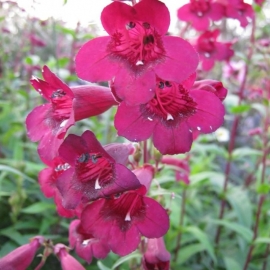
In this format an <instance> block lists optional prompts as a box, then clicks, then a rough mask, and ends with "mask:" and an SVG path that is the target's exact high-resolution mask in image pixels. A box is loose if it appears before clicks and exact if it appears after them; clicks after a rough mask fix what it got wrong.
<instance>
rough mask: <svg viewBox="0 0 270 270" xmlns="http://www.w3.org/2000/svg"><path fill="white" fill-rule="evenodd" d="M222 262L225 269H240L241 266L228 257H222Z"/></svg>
mask: <svg viewBox="0 0 270 270" xmlns="http://www.w3.org/2000/svg"><path fill="white" fill-rule="evenodd" d="M224 263H225V266H226V269H227V270H241V269H242V268H241V266H240V265H239V263H238V262H237V261H235V260H234V259H232V258H230V257H224Z"/></svg>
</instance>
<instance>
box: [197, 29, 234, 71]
mask: <svg viewBox="0 0 270 270" xmlns="http://www.w3.org/2000/svg"><path fill="white" fill-rule="evenodd" d="M219 33H220V31H219V29H215V30H213V31H206V32H204V33H202V34H201V35H200V36H199V37H198V39H197V40H195V41H193V43H194V44H193V45H194V47H195V49H196V50H197V52H198V53H199V55H200V60H201V62H202V69H203V70H206V71H208V70H211V69H212V68H213V67H214V64H215V61H224V60H229V59H230V58H231V57H232V56H233V54H234V52H233V50H232V49H231V46H232V43H231V42H226V43H225V42H218V41H217V37H218V35H219Z"/></svg>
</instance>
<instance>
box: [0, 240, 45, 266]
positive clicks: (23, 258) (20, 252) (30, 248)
mask: <svg viewBox="0 0 270 270" xmlns="http://www.w3.org/2000/svg"><path fill="white" fill-rule="evenodd" d="M43 242H44V238H43V237H42V236H35V237H33V238H32V239H31V240H30V243H28V244H25V245H23V246H21V247H18V248H16V249H14V250H13V251H11V252H10V253H8V254H7V255H6V256H4V257H3V258H1V259H0V269H3V270H5V269H6V270H25V269H27V268H28V266H29V265H30V264H31V262H32V261H33V259H34V256H35V254H36V252H37V250H38V249H39V247H40V246H41V245H42V244H43Z"/></svg>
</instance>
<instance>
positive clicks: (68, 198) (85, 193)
mask: <svg viewBox="0 0 270 270" xmlns="http://www.w3.org/2000/svg"><path fill="white" fill-rule="evenodd" d="M59 154H60V157H61V158H62V159H63V160H64V161H65V163H68V164H69V166H70V168H69V169H67V170H66V171H64V172H63V173H62V174H61V175H60V176H59V177H58V178H57V180H56V185H57V187H58V189H59V191H60V193H61V195H62V197H63V201H62V203H63V206H64V207H65V208H67V209H75V208H76V207H77V205H78V204H79V203H80V202H83V203H87V202H89V201H91V200H96V199H98V198H102V197H108V196H110V195H112V194H115V193H120V192H124V191H126V190H129V189H136V188H138V187H140V182H139V180H138V179H137V177H136V176H135V175H134V174H133V173H132V172H131V171H130V170H129V169H127V168H126V167H125V166H124V165H122V164H120V163H117V162H116V161H115V160H114V159H113V157H111V156H110V155H109V154H108V153H107V152H106V151H105V150H104V149H103V147H102V146H101V145H100V143H99V142H98V141H97V139H96V137H95V135H94V134H93V133H92V132H91V131H85V132H84V133H83V134H82V136H81V137H79V136H76V135H73V134H70V135H68V137H67V138H66V139H65V140H64V142H63V143H62V145H61V146H60V148H59Z"/></svg>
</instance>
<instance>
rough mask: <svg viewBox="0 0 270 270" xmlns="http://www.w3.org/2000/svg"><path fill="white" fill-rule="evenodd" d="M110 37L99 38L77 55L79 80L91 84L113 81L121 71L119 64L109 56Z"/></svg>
mask: <svg viewBox="0 0 270 270" xmlns="http://www.w3.org/2000/svg"><path fill="white" fill-rule="evenodd" d="M110 40H111V38H110V37H97V38H94V39H92V40H90V41H88V42H87V43H86V44H84V45H83V46H82V48H81V49H80V50H79V52H78V54H77V55H76V59H75V63H76V71H77V75H78V77H79V78H81V79H83V80H87V81H90V82H98V81H108V80H111V79H112V78H113V77H114V76H115V74H116V73H117V72H118V69H119V62H118V61H112V60H111V59H110V58H109V57H108V56H109V54H108V52H107V46H108V43H109V41H110Z"/></svg>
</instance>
